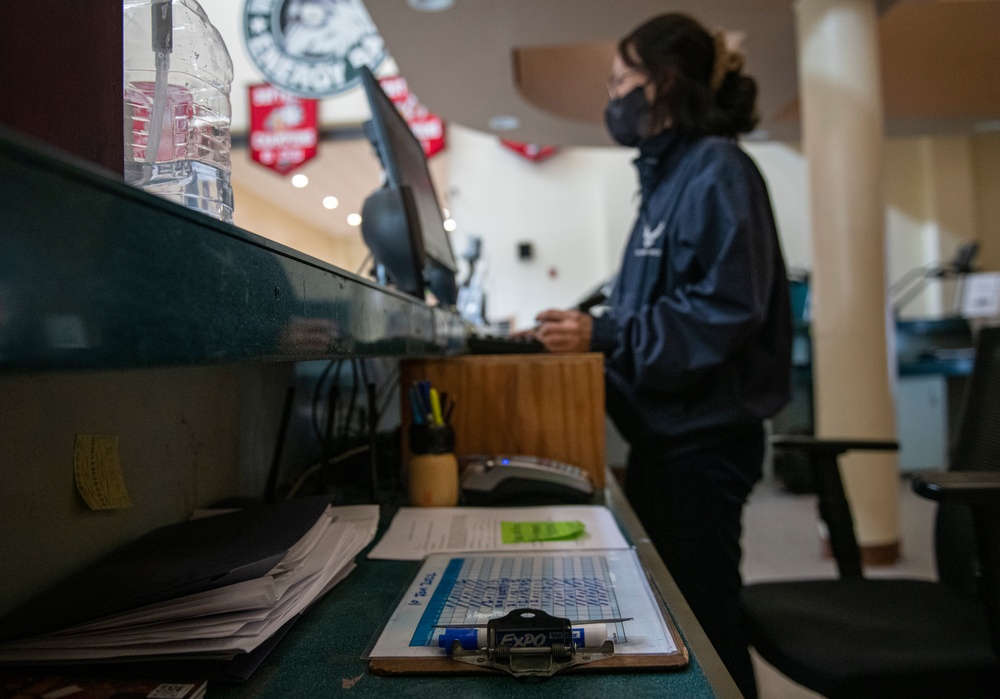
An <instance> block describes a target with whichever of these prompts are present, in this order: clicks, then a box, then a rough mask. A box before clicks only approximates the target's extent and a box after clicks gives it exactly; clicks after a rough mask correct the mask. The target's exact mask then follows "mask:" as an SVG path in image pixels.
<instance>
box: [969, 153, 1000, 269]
mask: <svg viewBox="0 0 1000 699" xmlns="http://www.w3.org/2000/svg"><path fill="white" fill-rule="evenodd" d="M972 172H973V184H974V186H975V192H976V196H975V207H976V209H975V217H976V233H977V236H978V238H979V244H980V249H979V264H978V266H979V267H980V268H981V269H983V270H1000V133H991V134H980V135H976V136H973V137H972Z"/></svg>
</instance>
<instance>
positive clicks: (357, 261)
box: [233, 180, 368, 272]
mask: <svg viewBox="0 0 1000 699" xmlns="http://www.w3.org/2000/svg"><path fill="white" fill-rule="evenodd" d="M233 200H234V201H235V203H236V207H235V212H234V214H233V223H235V224H236V225H237V226H239V227H240V228H244V229H246V230H248V231H250V232H252V233H256V234H257V235H260V236H263V237H265V238H268V239H270V240H273V241H275V242H277V243H281V244H282V245H287V246H288V247H290V248H294V249H296V250H299V251H301V252H304V253H306V254H307V255H312V256H313V257H316V258H318V259H320V260H323V261H324V262H329V263H330V264H332V265H335V266H337V267H340V268H341V269H345V270H347V271H348V272H357V271H358V269H359V267H360V266H361V264H362V262H363V261H364V259H365V256H366V255H367V254H368V249H367V248H366V247H365V244H364V241H362V240H361V234H360V233H358V235H357V236H355V237H352V238H347V237H344V236H339V235H332V234H330V233H328V232H326V231H324V230H321V229H319V228H316V227H315V226H311V225H309V224H307V223H305V222H304V221H300V220H299V219H297V218H295V217H294V216H290V215H289V214H288V213H287V212H285V211H282V210H281V209H278V208H276V207H274V206H272V205H271V204H269V203H268V202H266V201H264V200H263V199H261V198H259V197H257V196H255V195H254V194H253V192H251V191H250V190H248V189H244V188H241V187H240V186H239V184H238V183H237V182H236V181H235V180H234V182H233Z"/></svg>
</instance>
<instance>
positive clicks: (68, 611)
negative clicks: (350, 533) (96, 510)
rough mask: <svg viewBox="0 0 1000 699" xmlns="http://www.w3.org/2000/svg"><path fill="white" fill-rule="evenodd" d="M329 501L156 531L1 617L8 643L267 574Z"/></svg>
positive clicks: (253, 510)
mask: <svg viewBox="0 0 1000 699" xmlns="http://www.w3.org/2000/svg"><path fill="white" fill-rule="evenodd" d="M328 504H329V498H327V497H324V496H317V497H312V498H303V499H299V500H290V501H287V502H282V503H278V504H271V505H260V506H253V507H249V508H245V509H242V510H239V511H237V512H231V513H227V514H222V515H216V516H213V517H205V518H202V519H194V520H190V521H186V522H181V523H178V524H172V525H168V526H165V527H160V528H159V529H154V530H153V531H151V532H150V533H148V534H146V535H145V536H142V537H140V538H139V539H137V540H135V541H133V542H131V543H129V544H126V545H125V546H123V547H122V548H120V549H118V550H116V551H114V552H113V553H111V554H110V555H108V556H107V557H105V558H102V559H100V560H98V561H97V562H96V563H94V564H93V565H91V566H89V567H87V568H85V569H84V570H83V571H81V572H79V573H77V574H75V575H72V576H70V577H69V578H67V579H66V580H64V581H62V582H60V583H58V584H57V585H55V586H54V587H52V588H50V589H48V590H47V591H45V592H43V593H42V594H40V595H39V596H37V597H35V598H34V599H32V600H30V601H28V602H27V603H26V604H24V605H22V606H21V607H19V608H17V609H15V610H13V611H12V612H10V613H8V614H7V615H5V616H4V617H2V618H0V641H3V642H6V641H12V640H15V639H18V638H27V637H30V636H36V635H38V634H42V633H48V632H51V631H55V630H58V629H64V628H66V627H69V626H74V625H76V624H82V623H85V622H89V621H94V620H97V619H101V618H104V617H107V616H110V615H113V614H120V613H122V612H126V611H129V610H133V609H137V608H139V607H143V606H146V605H148V604H154V603H157V602H163V601H165V600H169V599H175V598H178V597H183V596H185V595H191V594H194V593H197V592H204V591H206V590H214V589H217V588H220V587H223V586H225V585H231V584H234V583H238V582H243V581H245V580H251V579H254V578H257V577H260V576H262V575H265V574H266V573H267V572H268V571H270V570H271V569H272V568H273V567H274V566H275V565H276V564H277V563H278V562H279V561H280V560H281V559H282V558H283V557H284V556H285V554H286V553H287V551H288V549H289V548H291V546H292V545H293V544H295V542H297V541H298V540H299V539H301V538H302V537H303V536H305V534H306V533H307V532H308V531H309V529H310V528H311V527H312V526H313V525H314V524H315V523H316V521H317V520H318V519H319V517H320V515H322V513H323V511H324V510H325V509H326V506H327V505H328Z"/></svg>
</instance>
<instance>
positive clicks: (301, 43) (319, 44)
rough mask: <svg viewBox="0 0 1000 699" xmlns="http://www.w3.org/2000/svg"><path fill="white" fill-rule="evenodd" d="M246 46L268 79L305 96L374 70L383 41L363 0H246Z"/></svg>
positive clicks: (339, 88) (337, 88) (332, 90)
mask: <svg viewBox="0 0 1000 699" xmlns="http://www.w3.org/2000/svg"><path fill="white" fill-rule="evenodd" d="M243 29H244V36H245V38H246V48H247V52H248V53H249V54H250V59H251V60H252V61H253V63H254V65H256V66H257V68H258V69H260V71H261V73H263V74H264V76H265V77H266V78H267V81H268V82H269V83H271V84H272V85H277V86H278V87H281V88H283V89H285V90H287V91H289V92H291V93H293V94H296V95H301V96H303V97H314V98H316V97H328V96H330V95H335V94H337V93H340V92H343V91H344V90H347V89H349V88H351V87H353V86H354V85H355V84H356V83H357V82H358V81H359V80H360V76H359V74H358V71H359V69H360V68H361V67H362V66H368V68H370V69H371V70H372V71H374V70H375V69H376V68H378V66H379V65H380V64H381V63H382V61H383V60H384V59H385V55H386V53H385V42H384V41H382V37H381V36H380V35H379V33H378V29H377V28H376V27H375V24H374V23H373V22H372V20H371V17H370V16H369V15H368V10H366V9H365V6H364V5H363V4H362V2H361V0H247V3H246V10H245V12H244V24H243Z"/></svg>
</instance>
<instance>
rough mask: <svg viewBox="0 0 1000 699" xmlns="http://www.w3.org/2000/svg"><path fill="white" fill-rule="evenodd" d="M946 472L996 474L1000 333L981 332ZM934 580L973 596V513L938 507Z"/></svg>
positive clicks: (975, 582)
mask: <svg viewBox="0 0 1000 699" xmlns="http://www.w3.org/2000/svg"><path fill="white" fill-rule="evenodd" d="M949 468H950V469H954V470H961V471H1000V327H996V328H983V329H981V330H980V331H979V335H978V337H977V339H976V359H975V365H974V366H973V369H972V375H971V376H970V377H969V381H968V384H967V388H966V391H965V398H964V402H963V406H962V412H961V416H960V418H959V421H958V426H957V428H956V431H955V439H954V443H953V445H952V449H951V456H950V459H949ZM934 553H935V559H936V563H937V572H938V578H939V579H940V580H941V582H943V583H944V584H946V585H948V586H950V587H952V588H953V589H955V590H957V591H959V592H962V593H964V594H966V595H969V596H974V595H976V594H977V592H978V580H977V577H978V570H979V565H978V560H977V556H976V539H975V533H974V527H973V523H972V513H971V511H970V510H969V508H968V507H967V506H965V505H958V504H954V503H941V504H940V505H939V506H938V512H937V519H936V523H935V532H934Z"/></svg>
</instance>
